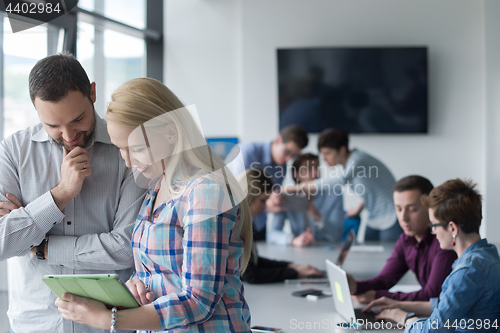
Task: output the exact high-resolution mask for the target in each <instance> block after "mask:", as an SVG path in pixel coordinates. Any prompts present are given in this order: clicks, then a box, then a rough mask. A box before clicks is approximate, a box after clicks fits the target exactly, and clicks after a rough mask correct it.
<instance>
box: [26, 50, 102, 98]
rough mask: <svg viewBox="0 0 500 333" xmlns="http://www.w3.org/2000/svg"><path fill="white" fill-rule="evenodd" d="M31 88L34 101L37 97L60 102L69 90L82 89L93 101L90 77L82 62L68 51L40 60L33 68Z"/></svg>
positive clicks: (30, 77)
mask: <svg viewBox="0 0 500 333" xmlns="http://www.w3.org/2000/svg"><path fill="white" fill-rule="evenodd" d="M29 89H30V98H31V101H32V102H33V103H34V102H35V98H36V97H38V98H40V99H41V100H42V101H48V102H59V101H60V100H61V99H63V98H64V97H65V96H66V95H67V94H68V91H80V92H82V93H83V95H84V96H86V97H88V99H89V100H90V102H91V103H93V102H92V96H91V88H90V80H89V77H88V76H87V73H86V72H85V70H84V69H83V67H82V65H81V64H80V62H79V61H78V60H76V58H75V57H74V56H73V55H72V54H71V53H68V52H65V53H60V54H54V55H51V56H48V57H46V58H43V59H41V60H39V61H38V62H37V63H36V65H35V66H34V67H33V68H32V69H31V72H30V76H29Z"/></svg>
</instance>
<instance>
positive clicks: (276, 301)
mask: <svg viewBox="0 0 500 333" xmlns="http://www.w3.org/2000/svg"><path fill="white" fill-rule="evenodd" d="M393 248H394V243H383V244H380V243H377V244H370V243H365V244H363V245H353V247H352V248H351V251H350V252H349V254H348V256H347V258H346V259H345V261H344V264H343V266H342V268H343V269H344V270H345V271H346V272H348V273H351V274H352V275H353V276H354V278H356V279H366V278H370V277H373V276H375V275H376V274H377V273H378V272H379V271H380V270H381V268H382V266H383V265H384V263H385V261H386V260H387V258H388V257H389V256H390V254H391V252H392V250H393ZM257 249H258V252H259V256H261V257H266V258H269V259H276V260H288V261H292V262H294V263H297V264H311V265H313V266H315V267H317V268H319V269H321V270H325V269H326V264H325V259H330V260H331V261H332V262H335V261H336V259H337V257H338V255H339V252H340V251H339V247H337V246H332V245H331V244H326V243H318V244H315V245H313V246H310V247H303V248H300V247H284V246H279V245H270V244H267V243H265V242H258V243H257ZM398 285H400V287H402V288H404V287H408V286H415V285H418V281H417V280H416V278H415V275H414V274H413V272H408V273H407V274H406V275H405V276H404V277H403V278H402V279H401V280H400V282H399V283H398ZM244 287H245V299H246V300H247V302H248V305H249V307H250V313H251V315H252V326H254V325H258V326H269V327H276V328H280V329H282V330H283V332H335V330H336V329H335V328H336V323H337V322H343V321H344V320H342V319H341V318H340V316H338V315H337V314H336V313H335V307H334V303H333V299H332V297H324V298H319V299H316V300H311V299H307V298H303V297H297V296H292V292H294V291H297V290H302V289H308V288H314V289H321V290H325V291H328V292H330V291H331V290H330V287H329V286H328V285H325V284H296V283H270V284H249V283H246V282H245V284H244ZM353 301H354V300H353ZM354 305H355V307H359V304H358V303H357V302H356V301H354ZM394 331H395V330H392V332H394Z"/></svg>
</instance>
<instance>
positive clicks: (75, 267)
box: [0, 114, 145, 333]
mask: <svg viewBox="0 0 500 333" xmlns="http://www.w3.org/2000/svg"><path fill="white" fill-rule="evenodd" d="M85 149H86V150H87V151H88V153H89V158H90V162H91V164H92V174H91V176H90V177H89V178H88V179H86V180H85V181H84V182H83V186H82V189H81V191H80V193H79V194H78V195H77V196H76V197H75V198H74V199H73V200H72V201H71V202H70V203H69V204H68V205H67V206H66V208H64V210H63V212H61V211H60V210H59V209H58V208H57V206H56V204H55V203H54V200H53V198H52V195H51V193H50V190H51V189H52V188H54V187H55V186H56V185H57V184H58V183H59V181H60V179H61V170H60V169H61V163H62V158H63V149H62V146H61V145H60V144H59V143H57V142H56V141H54V140H52V139H51V138H50V136H49V135H48V134H47V132H46V131H45V130H44V128H43V126H42V125H41V124H37V125H34V126H31V127H29V128H28V129H26V130H22V131H19V132H17V133H15V134H13V135H12V136H10V137H8V138H7V139H5V140H4V141H2V142H1V143H0V175H1V176H0V201H8V200H7V199H6V197H5V194H6V193H11V194H13V195H14V196H16V197H17V198H18V199H19V200H20V201H21V203H22V205H23V207H21V208H19V209H16V210H13V211H12V212H11V213H10V214H8V215H5V216H4V217H2V218H0V260H6V259H9V258H10V259H9V261H8V267H9V310H8V312H7V314H8V317H9V321H10V325H11V327H12V329H13V330H14V332H16V333H31V332H33V333H35V332H36V333H45V332H46V333H62V332H64V333H67V332H74V333H83V332H85V333H86V332H105V331H103V330H98V329H94V328H91V327H88V326H84V325H80V324H76V323H74V322H70V321H66V320H63V319H62V318H61V314H60V313H59V311H58V310H57V307H56V306H55V305H54V302H55V300H56V296H55V295H54V294H53V293H52V292H51V290H50V289H49V288H48V287H47V286H46V285H45V284H44V283H43V282H42V278H43V277H44V275H47V274H94V273H117V274H119V275H120V277H121V278H122V279H123V280H124V281H126V280H127V279H128V277H129V276H130V274H131V273H132V270H131V267H132V266H133V255H132V247H131V234H132V230H133V226H134V221H135V219H136V218H137V214H138V212H139V208H140V206H141V203H142V201H143V198H144V193H145V190H144V189H141V188H139V187H138V186H137V185H136V184H135V182H134V177H133V174H132V172H131V170H130V169H129V168H127V167H126V166H125V163H124V162H123V160H122V159H121V157H120V152H119V150H118V148H116V147H115V146H113V145H112V144H111V142H110V139H109V136H108V133H107V131H106V124H105V123H104V120H102V119H101V118H99V116H98V115H97V114H96V128H95V131H94V134H93V136H92V138H91V139H90V140H89V142H88V143H87V145H86V146H85ZM45 235H48V237H49V242H48V244H49V245H48V260H39V259H37V258H36V256H34V255H32V254H30V253H28V251H29V250H30V248H32V247H34V246H37V245H38V244H39V243H40V242H41V241H42V240H43V238H44V237H45Z"/></svg>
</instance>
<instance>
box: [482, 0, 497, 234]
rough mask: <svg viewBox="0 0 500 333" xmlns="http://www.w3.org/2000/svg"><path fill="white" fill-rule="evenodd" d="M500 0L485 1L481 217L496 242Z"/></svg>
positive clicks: (488, 232)
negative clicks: (484, 94) (484, 102)
mask: <svg viewBox="0 0 500 333" xmlns="http://www.w3.org/2000/svg"><path fill="white" fill-rule="evenodd" d="M498 13H500V1H498V0H486V1H485V45H486V48H485V49H486V57H485V60H486V120H487V121H486V131H485V144H484V146H485V149H486V154H485V157H486V158H485V170H486V171H485V177H484V178H485V180H486V181H485V183H486V191H485V200H484V201H483V202H484V203H485V205H486V210H485V212H484V217H485V219H486V220H487V221H488V223H487V236H488V240H490V239H493V240H495V241H496V242H497V243H500V222H499V219H500V205H499V204H498V202H499V200H500V154H499V152H500V130H499V125H500V39H499V38H498V36H499V35H500V20H499V19H498V17H499V16H498Z"/></svg>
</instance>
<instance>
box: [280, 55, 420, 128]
mask: <svg viewBox="0 0 500 333" xmlns="http://www.w3.org/2000/svg"><path fill="white" fill-rule="evenodd" d="M277 56H278V93H279V126H280V129H282V128H283V127H285V126H287V125H291V124H297V125H300V126H302V127H303V128H304V129H305V130H307V131H308V132H310V133H317V132H321V131H322V130H324V129H325V128H332V127H333V128H339V129H343V130H345V131H347V132H349V133H426V132H427V113H428V102H427V94H428V93H427V48H426V47H331V48H302V49H278V50H277Z"/></svg>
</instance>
